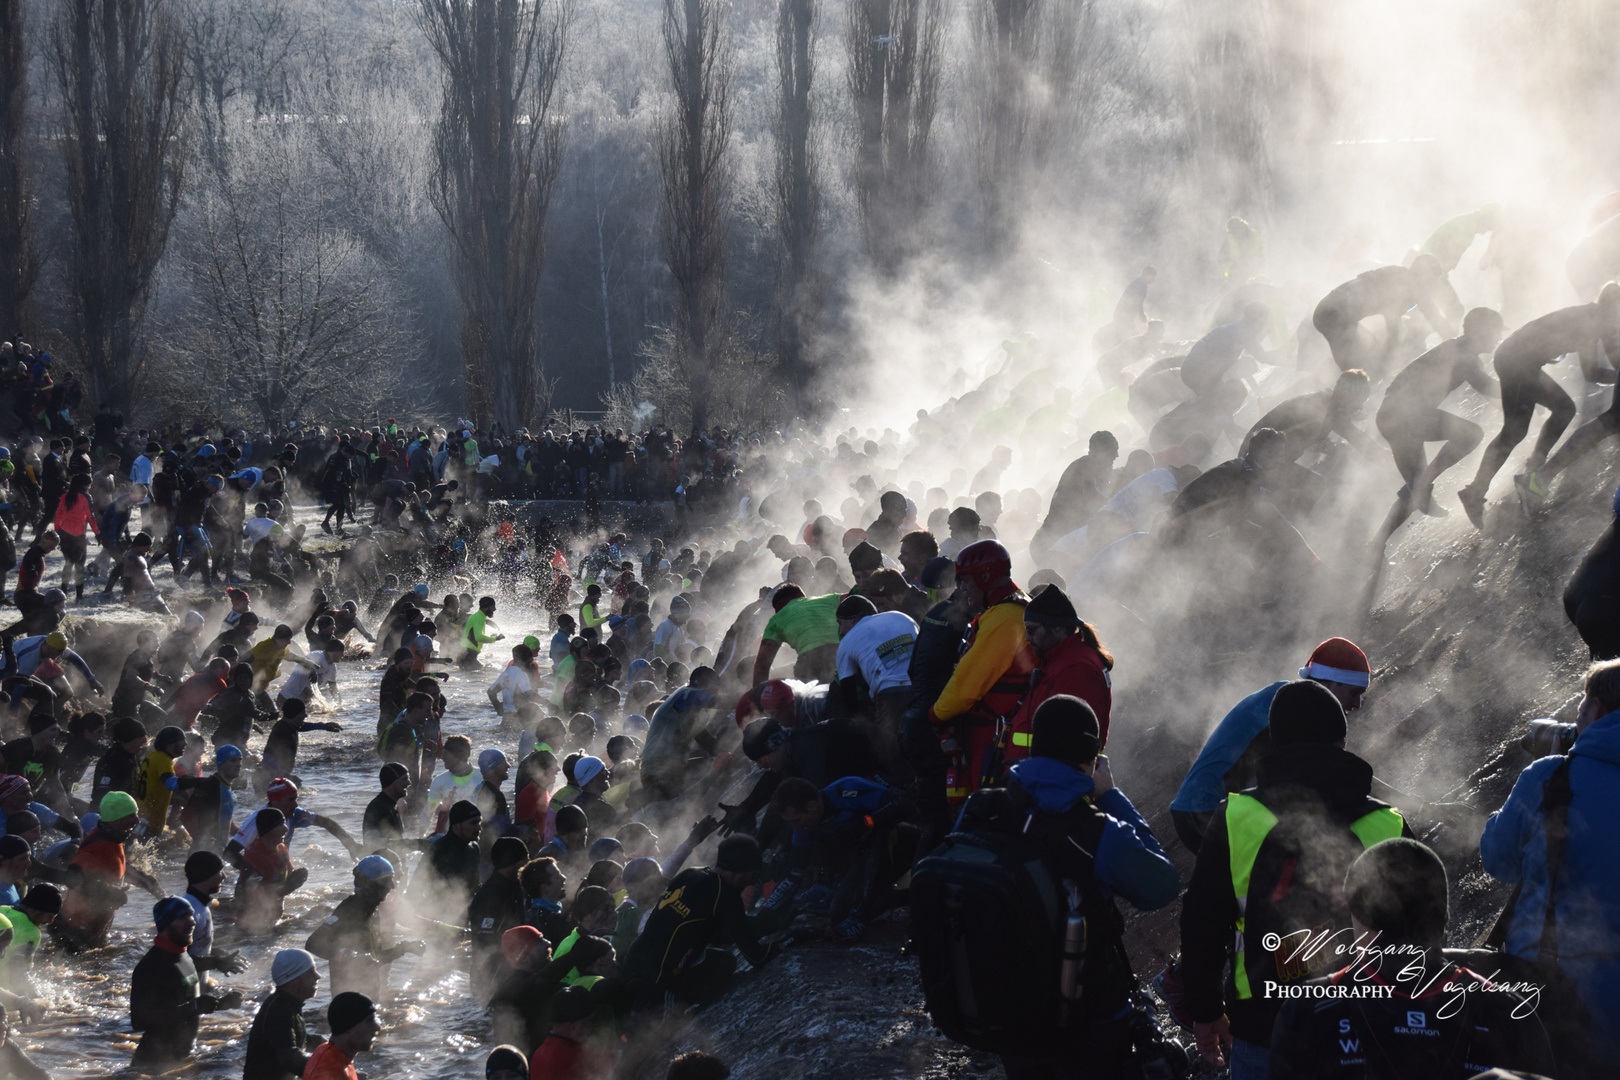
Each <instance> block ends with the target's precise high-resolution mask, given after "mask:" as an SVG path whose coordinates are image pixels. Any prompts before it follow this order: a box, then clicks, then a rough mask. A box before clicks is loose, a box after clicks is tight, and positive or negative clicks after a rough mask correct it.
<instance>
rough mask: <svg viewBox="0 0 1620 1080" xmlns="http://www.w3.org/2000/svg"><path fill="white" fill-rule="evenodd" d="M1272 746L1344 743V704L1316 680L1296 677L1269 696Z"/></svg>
mask: <svg viewBox="0 0 1620 1080" xmlns="http://www.w3.org/2000/svg"><path fill="white" fill-rule="evenodd" d="M1270 721H1271V745H1272V746H1293V745H1295V744H1298V743H1338V742H1343V741H1344V737H1345V733H1346V731H1347V730H1348V729H1347V728H1346V726H1345V722H1344V706H1343V705H1340V704H1339V699H1338V698H1336V697H1334V696H1333V691H1331V690H1329V689H1328V688H1327V687H1325V686H1323V685H1322V684H1321V683H1319V682H1312V681H1311V680H1309V679H1297V680H1295V681H1294V682H1291V683H1286V684H1285V685H1283V686H1280V687H1278V688H1277V696H1276V697H1274V698H1272V699H1271V712H1270Z"/></svg>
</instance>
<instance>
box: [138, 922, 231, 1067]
mask: <svg viewBox="0 0 1620 1080" xmlns="http://www.w3.org/2000/svg"><path fill="white" fill-rule="evenodd" d="M200 986H201V982H200V980H199V978H198V976H197V965H196V964H195V963H193V962H192V959H191V956H190V954H189V953H187V952H186V950H185V949H183V948H181V949H179V950H178V951H176V950H175V949H173V948H170V947H169V945H168V943H167V942H166V941H165V942H163V943H154V944H153V945H152V948H151V949H150V950H148V951H147V954H146V955H145V956H143V957H142V958H141V962H140V963H138V964H136V965H135V971H134V973H133V974H132V975H131V976H130V979H129V1023H130V1026H131V1027H133V1028H134V1029H135V1030H136V1031H139V1032H140V1033H141V1044H140V1046H138V1047H136V1048H135V1058H134V1063H135V1064H137V1065H146V1064H156V1063H161V1062H170V1063H172V1062H176V1061H182V1060H184V1059H186V1058H188V1057H190V1056H191V1048H192V1046H193V1044H195V1043H196V1041H197V1025H198V1023H199V1018H200V1017H201V1016H202V1014H203V1013H210V1012H213V1011H214V1009H215V1007H216V1006H217V1004H218V1003H217V1001H216V999H215V998H214V997H213V996H212V995H209V994H202V993H199V992H198V991H199V988H200Z"/></svg>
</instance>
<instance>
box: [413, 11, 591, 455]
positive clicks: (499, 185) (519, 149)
mask: <svg viewBox="0 0 1620 1080" xmlns="http://www.w3.org/2000/svg"><path fill="white" fill-rule="evenodd" d="M421 5H422V7H421V22H422V27H423V29H424V30H425V31H426V33H427V37H428V41H429V42H430V43H431V45H432V46H433V50H434V52H436V53H437V54H438V57H439V60H440V62H441V63H442V64H443V65H444V107H443V111H442V113H441V115H440V118H439V126H438V130H437V132H436V135H435V141H434V156H435V168H434V176H433V183H432V197H433V202H434V207H435V209H437V210H438V212H439V216H440V217H441V218H443V219H444V224H445V227H446V228H447V229H448V230H449V232H450V237H451V240H452V242H453V243H454V245H455V253H454V262H453V269H454V276H455V280H456V289H457V292H458V293H459V294H460V299H461V308H462V316H461V356H462V365H463V378H464V380H465V386H466V394H467V406H468V409H469V410H470V411H471V412H472V414H473V416H474V417H475V418H476V419H477V420H478V422H479V423H481V424H487V423H489V422H490V421H491V420H494V421H497V422H499V423H500V424H501V426H502V427H504V428H505V429H506V430H507V432H511V431H513V430H515V429H517V428H518V427H521V426H523V425H524V424H526V423H527V422H528V421H529V419H530V417H531V416H532V414H533V411H534V408H535V405H536V396H537V394H538V392H539V385H540V380H541V372H540V359H539V353H538V344H539V335H538V333H537V330H536V323H537V321H538V312H537V310H536V306H537V302H538V296H537V290H538V287H539V282H540V268H541V262H542V259H543V257H544V252H545V245H544V237H545V226H546V210H547V209H548V207H549V206H550V203H551V191H552V186H553V185H554V184H555V182H556V179H557V170H558V168H559V167H560V165H561V163H562V151H563V127H562V123H561V121H560V120H559V119H558V118H557V117H555V116H553V115H552V111H551V109H552V102H553V100H554V97H555V95H556V91H557V78H558V75H559V74H560V72H561V68H562V61H563V53H564V49H565V46H566V43H567V39H568V30H569V25H570V22H571V16H572V9H571V7H570V4H569V0H533V2H524V0H421Z"/></svg>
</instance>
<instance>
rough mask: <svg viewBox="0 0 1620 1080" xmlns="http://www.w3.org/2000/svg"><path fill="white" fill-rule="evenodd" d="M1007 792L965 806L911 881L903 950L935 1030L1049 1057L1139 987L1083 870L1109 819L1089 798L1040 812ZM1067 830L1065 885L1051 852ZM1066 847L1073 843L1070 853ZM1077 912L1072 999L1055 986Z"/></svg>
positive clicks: (1116, 926) (1116, 923) (1108, 903)
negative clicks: (1068, 1035) (1073, 856)
mask: <svg viewBox="0 0 1620 1080" xmlns="http://www.w3.org/2000/svg"><path fill="white" fill-rule="evenodd" d="M1021 795H1023V793H1022V792H1009V791H1008V790H1007V789H1004V788H988V789H985V790H982V791H979V792H976V793H974V795H973V796H972V797H971V798H970V799H969V800H968V803H967V805H966V806H965V807H964V808H963V813H962V819H961V821H960V822H959V831H957V832H953V833H951V834H950V835H949V836H947V837H946V838H945V840H944V841H943V842H942V843H941V844H940V846H939V847H938V848H936V849H935V850H934V851H933V853H932V854H930V855H929V856H928V857H927V858H925V859H923V860H921V861H920V862H919V863H918V864H917V866H916V868H915V869H914V870H913V872H912V878H911V894H910V895H911V933H910V942H909V946H908V948H909V951H910V953H911V954H912V955H913V956H915V957H916V958H917V961H918V966H919V968H920V971H921V977H922V986H923V993H924V996H925V998H926V1004H927V1009H928V1013H929V1015H930V1017H932V1018H933V1021H934V1026H935V1027H937V1028H938V1029H939V1030H940V1032H941V1034H943V1035H944V1036H945V1037H946V1038H948V1039H951V1040H952V1041H954V1042H959V1043H962V1044H964V1045H966V1046H970V1047H972V1048H974V1049H976V1050H982V1051H986V1052H989V1053H1017V1054H1020V1055H1025V1056H1042V1055H1045V1054H1050V1053H1054V1052H1056V1051H1057V1050H1058V1049H1059V1048H1060V1044H1061V1039H1062V1036H1063V1034H1064V1032H1065V1030H1066V1029H1073V1028H1078V1027H1081V1026H1084V1025H1085V1024H1088V1023H1090V1022H1093V1021H1096V1020H1101V1019H1104V1018H1106V1017H1108V1016H1112V1015H1114V1014H1116V1013H1117V1012H1118V1011H1119V1010H1120V1009H1121V1008H1123V1007H1124V1005H1125V1003H1126V999H1127V996H1128V994H1129V993H1130V991H1131V990H1132V989H1134V987H1135V977H1134V975H1133V974H1132V973H1131V970H1130V964H1129V960H1128V959H1127V958H1126V956H1125V951H1124V945H1123V939H1122V933H1123V929H1124V921H1123V919H1122V918H1121V917H1120V915H1119V912H1118V910H1117V909H1116V908H1115V907H1114V905H1113V901H1112V900H1111V899H1109V898H1108V897H1106V896H1103V895H1101V891H1100V890H1099V889H1098V887H1097V886H1096V883H1095V881H1094V879H1093V878H1092V877H1091V873H1090V855H1091V853H1094V852H1095V851H1096V850H1097V843H1098V841H1099V840H1100V839H1101V836H1102V831H1103V825H1104V822H1105V820H1106V815H1105V814H1103V813H1102V812H1101V811H1100V810H1098V809H1097V808H1096V807H1094V806H1092V805H1091V804H1090V803H1089V802H1082V803H1081V804H1080V805H1079V806H1077V807H1076V808H1075V810H1074V811H1071V812H1070V813H1069V814H1066V815H1062V816H1053V815H1048V814H1044V813H1038V812H1036V811H1035V810H1034V808H1033V806H1027V805H1026V806H1020V805H1019V803H1020V801H1027V796H1024V799H1023V800H1020V799H1018V798H1016V796H1021ZM1066 836H1073V837H1075V839H1076V840H1077V841H1078V844H1079V850H1080V852H1081V853H1082V854H1083V855H1084V856H1085V858H1084V863H1085V868H1084V873H1083V874H1082V878H1083V880H1080V881H1073V882H1072V884H1073V885H1075V886H1076V887H1077V889H1078V892H1079V895H1080V904H1079V906H1078V908H1074V909H1071V905H1070V896H1069V890H1068V888H1067V887H1066V885H1065V882H1064V880H1063V878H1062V877H1061V875H1060V873H1059V871H1058V869H1057V865H1056V863H1055V862H1054V860H1053V859H1052V856H1051V854H1050V853H1051V852H1053V851H1055V850H1058V843H1059V842H1063V843H1065V844H1066V843H1067V841H1066V840H1064V837H1066ZM1071 850H1073V849H1071ZM1071 910H1073V911H1074V912H1075V913H1076V914H1079V915H1082V916H1084V917H1085V920H1086V935H1085V938H1086V940H1085V948H1084V954H1083V956H1084V968H1083V977H1082V979H1081V990H1080V993H1079V995H1078V998H1077V999H1074V1000H1070V999H1066V998H1065V997H1064V996H1063V993H1062V982H1063V966H1064V936H1065V932H1066V930H1067V923H1068V919H1069V915H1070V913H1071Z"/></svg>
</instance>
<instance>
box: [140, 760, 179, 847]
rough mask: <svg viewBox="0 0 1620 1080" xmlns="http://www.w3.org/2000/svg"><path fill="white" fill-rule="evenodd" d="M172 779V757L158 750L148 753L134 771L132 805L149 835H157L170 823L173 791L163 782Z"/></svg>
mask: <svg viewBox="0 0 1620 1080" xmlns="http://www.w3.org/2000/svg"><path fill="white" fill-rule="evenodd" d="M173 776H174V758H172V757H170V756H169V755H168V754H165V753H164V752H163V751H161V750H148V751H147V752H146V756H145V757H143V758H141V763H140V765H139V766H137V767H136V769H135V805H136V806H137V807H138V808H139V809H140V815H141V820H142V821H144V822H145V823H146V828H147V831H148V832H149V833H153V834H156V833H160V832H162V831H163V826H164V824H165V823H166V822H167V821H168V820H169V800H171V799H173V798H174V792H173V791H172V790H170V788H169V786H168V784H167V783H166V782H165V781H167V780H168V779H170V778H172V777H173Z"/></svg>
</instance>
